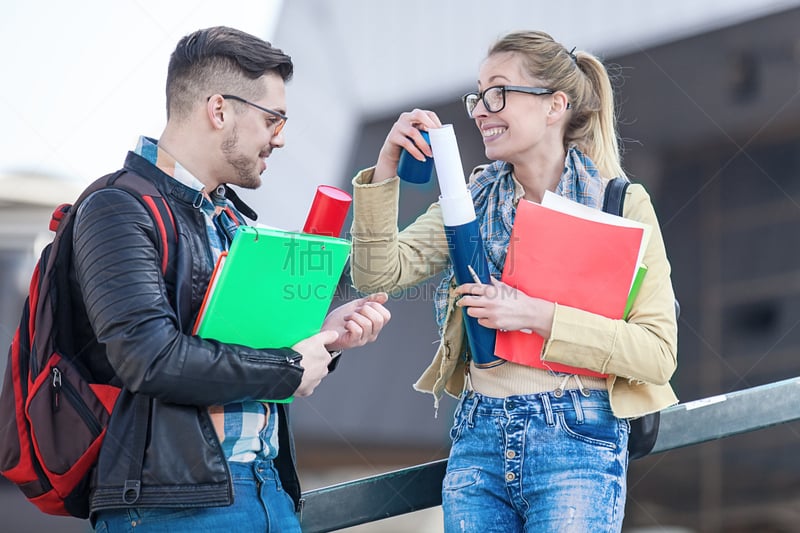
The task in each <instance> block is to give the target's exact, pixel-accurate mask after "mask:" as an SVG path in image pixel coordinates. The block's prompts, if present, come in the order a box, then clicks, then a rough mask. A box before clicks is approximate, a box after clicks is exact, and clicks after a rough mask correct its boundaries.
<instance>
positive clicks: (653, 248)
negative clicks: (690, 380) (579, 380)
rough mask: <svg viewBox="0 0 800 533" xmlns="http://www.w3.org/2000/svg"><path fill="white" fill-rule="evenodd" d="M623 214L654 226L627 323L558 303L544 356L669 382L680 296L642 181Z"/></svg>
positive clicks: (634, 378) (630, 190)
mask: <svg viewBox="0 0 800 533" xmlns="http://www.w3.org/2000/svg"><path fill="white" fill-rule="evenodd" d="M624 215H625V218H629V219H632V220H638V221H640V222H644V223H646V224H649V225H650V226H651V227H652V228H653V231H652V235H651V237H650V242H649V243H648V246H647V249H646V251H645V256H644V263H645V265H647V268H648V270H647V274H646V275H645V277H644V280H643V282H642V286H641V289H640V291H639V295H638V296H637V298H636V300H635V302H634V304H633V308H632V309H631V312H630V315H629V316H628V320H627V322H626V321H624V320H612V319H609V318H605V317H602V316H599V315H596V314H593V313H589V312H586V311H582V310H580V309H575V308H572V307H566V306H561V305H556V310H555V317H554V321H553V329H552V333H551V335H550V339H549V340H548V341H547V343H546V344H545V346H544V349H543V352H542V360H544V361H552V362H556V363H563V364H567V365H571V366H577V367H583V368H588V369H591V370H595V371H597V372H602V373H605V374H613V375H616V376H618V377H620V378H628V379H629V380H631V381H634V382H635V381H643V382H646V383H651V384H654V385H666V384H667V383H668V382H669V379H670V378H671V377H672V374H673V373H674V372H675V369H676V368H677V343H678V334H677V319H676V317H675V312H674V301H675V295H674V293H673V289H672V282H671V280H670V265H669V261H668V260H667V255H666V251H665V249H664V241H663V239H662V236H661V230H660V228H659V224H658V220H657V218H656V214H655V211H654V209H653V206H652V203H651V202H650V196H649V195H648V193H647V191H645V189H644V187H642V186H641V185H638V184H633V185H631V186H630V187H628V190H627V194H626V197H625V208H624Z"/></svg>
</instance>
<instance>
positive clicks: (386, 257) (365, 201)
mask: <svg viewBox="0 0 800 533" xmlns="http://www.w3.org/2000/svg"><path fill="white" fill-rule="evenodd" d="M372 173H373V169H367V170H363V171H361V172H360V173H359V174H358V175H357V176H356V177H355V178H354V179H353V197H354V198H353V200H354V201H353V213H354V215H353V225H352V227H351V234H352V239H353V252H352V260H351V273H352V277H353V284H354V286H355V287H356V289H358V290H359V291H361V292H366V293H372V292H376V291H387V292H392V291H394V290H401V289H405V288H407V287H411V286H414V285H416V284H418V283H421V282H423V281H425V280H427V279H428V278H430V277H432V276H433V275H435V274H437V273H439V272H441V271H442V270H443V269H444V268H445V267H446V266H447V263H448V261H449V253H448V249H447V238H446V237H445V233H444V226H443V224H442V215H441V210H440V208H439V204H433V205H431V206H430V208H429V209H428V210H427V211H426V212H425V213H423V214H422V215H420V216H419V218H417V219H416V220H415V221H414V222H413V223H412V224H410V225H409V226H408V227H407V228H405V229H404V230H403V231H398V229H397V217H398V199H399V193H400V179H399V178H397V177H394V178H392V179H389V180H386V181H384V182H381V183H376V184H372V183H370V181H371V180H372Z"/></svg>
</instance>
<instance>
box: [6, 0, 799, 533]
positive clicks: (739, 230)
mask: <svg viewBox="0 0 800 533" xmlns="http://www.w3.org/2000/svg"><path fill="white" fill-rule="evenodd" d="M798 5H800V4H798V2H766V3H765V2H743V1H742V2H706V3H695V2H688V1H686V2H681V1H679V2H670V3H663V4H661V3H659V4H657V5H643V4H642V3H637V2H633V1H620V2H615V3H614V8H613V9H612V8H610V7H609V6H608V4H607V3H588V2H578V1H572V2H562V3H560V4H557V5H553V6H549V7H548V8H547V11H548V12H547V13H542V11H543V8H542V6H541V5H539V4H537V3H531V2H526V1H504V2H493V3H486V2H479V1H477V0H469V1H464V2H437V3H434V2H424V1H416V0H415V1H409V2H404V3H402V4H389V3H378V2H366V1H364V2H361V1H344V2H332V1H325V0H319V1H311V0H307V1H297V2H295V1H292V2H286V3H285V4H284V6H283V8H282V11H281V16H280V20H279V22H278V23H277V24H276V25H275V28H276V29H275V32H276V33H275V35H274V37H273V38H272V40H273V41H274V42H275V43H276V44H277V45H279V46H280V47H281V48H283V49H285V50H286V51H287V52H289V53H290V54H291V55H292V57H293V59H294V60H295V62H296V74H295V78H294V80H293V81H292V82H291V84H290V85H289V89H288V96H289V115H290V116H291V117H292V119H291V120H290V121H289V123H288V126H287V139H288V142H289V144H288V145H287V148H285V149H284V150H282V151H281V152H280V153H276V154H275V156H273V158H271V159H270V169H269V170H268V171H267V183H266V185H265V187H264V190H263V191H256V192H250V191H248V192H246V193H245V196H246V198H247V199H248V200H249V201H250V203H252V204H254V206H256V207H257V211H259V212H260V213H261V215H262V220H263V221H264V222H266V223H270V224H276V225H282V226H284V227H289V228H292V227H300V226H301V225H302V221H303V219H304V216H305V210H304V209H302V208H297V207H296V206H305V205H308V203H309V202H310V199H311V197H312V194H313V187H315V186H316V185H317V184H319V183H328V184H333V185H338V186H341V187H343V188H345V189H349V187H350V185H349V180H350V178H351V177H352V176H353V175H354V174H355V172H356V171H357V170H358V169H360V168H363V167H366V166H369V165H371V164H373V163H374V161H375V159H376V157H377V153H378V151H379V149H380V146H381V145H382V143H383V139H384V137H385V135H386V133H387V132H388V130H389V129H390V127H391V124H392V123H393V122H394V121H395V120H396V117H397V115H398V114H399V113H400V112H401V111H405V110H410V109H412V108H414V107H420V108H429V109H432V110H434V111H436V112H437V113H438V114H439V116H440V117H441V119H442V121H443V122H449V123H452V124H453V125H454V127H455V130H456V133H457V135H458V140H459V147H460V152H461V155H462V160H463V164H464V168H465V169H471V168H472V167H473V166H474V165H476V164H479V163H483V162H484V155H483V146H482V143H481V140H480V137H479V136H478V135H477V133H476V132H475V130H474V126H473V125H472V123H471V122H470V121H469V120H468V119H467V117H466V115H465V114H464V111H463V109H462V104H461V102H460V99H459V97H460V95H461V94H463V93H465V92H467V91H469V90H472V89H473V88H474V87H475V81H474V80H475V77H476V73H477V68H478V65H479V63H480V61H481V59H482V58H483V57H484V54H485V51H486V49H487V48H488V46H489V44H490V43H491V41H492V40H493V39H494V38H496V37H498V36H500V35H502V34H503V33H505V32H507V31H510V30H514V29H520V28H535V29H544V30H546V31H548V32H550V33H551V34H552V35H553V36H554V37H555V38H556V39H557V40H559V41H561V42H563V43H564V44H566V45H569V46H572V45H574V46H577V48H578V49H586V50H589V51H592V52H595V53H597V54H598V55H600V56H601V57H602V58H603V59H604V60H605V61H606V63H607V64H608V65H609V66H610V67H611V71H612V73H613V74H615V81H616V84H617V93H618V105H619V114H620V121H621V124H622V127H621V134H622V137H623V138H624V140H625V142H624V148H625V159H624V163H625V168H626V169H627V171H628V172H629V175H630V177H631V178H632V179H634V180H636V181H639V182H641V183H644V184H645V185H646V187H647V188H648V190H649V191H650V194H651V196H652V198H653V202H654V204H655V206H656V210H657V213H658V215H659V218H660V221H661V224H662V229H663V234H664V238H665V241H666V245H667V251H668V253H669V255H670V258H671V262H672V267H673V283H674V286H675V290H676V293H677V296H678V299H679V300H680V303H681V307H682V314H681V320H680V335H679V342H680V345H679V363H680V365H679V370H678V373H677V375H676V376H675V379H674V385H675V387H676V389H677V391H678V394H679V397H680V398H681V400H682V401H690V400H695V399H698V398H703V397H707V396H713V395H717V394H721V393H725V392H729V391H733V390H738V389H742V388H747V387H751V386H754V385H760V384H764V383H769V382H771V381H776V380H779V379H784V378H787V377H791V376H795V375H798V374H800V359H798V358H797V357H796V354H797V353H798V348H800V239H798V237H797V235H798V231H797V228H798V227H800V34H799V33H798V31H797V28H798V27H800V7H798ZM134 133H136V132H134ZM127 148H128V147H121V148H120V152H121V154H122V152H123V151H124V150H126V149H127ZM310 154H313V155H311V156H310ZM14 179H15V180H16V179H20V178H19V177H18V175H15V177H14ZM30 179H31V178H25V180H24V181H22V182H21V183H25V184H26V185H25V186H16V187H5V188H4V189H3V190H5V191H6V192H5V193H4V192H0V201H2V202H3V203H2V206H3V210H2V212H0V235H2V241H0V242H1V243H2V244H1V245H0V272H1V273H2V276H0V280H2V282H0V294H2V299H0V341H2V343H3V344H6V343H7V341H9V340H10V335H11V333H12V332H13V327H15V325H16V321H17V319H18V313H19V308H20V305H21V303H22V299H23V297H24V293H25V291H26V289H27V287H26V283H27V278H28V276H29V273H30V270H29V269H30V268H31V267H32V264H33V257H34V256H33V254H32V250H33V244H32V243H33V242H34V241H35V240H36V237H37V235H39V234H40V232H41V231H42V229H43V228H46V219H47V217H48V216H49V210H50V205H47V206H44V205H42V204H53V205H54V203H58V202H60V201H68V200H70V199H71V198H74V197H75V196H76V194H75V191H74V190H65V192H64V194H63V195H61V196H62V197H63V198H65V199H61V198H59V199H52V200H49V201H47V202H39V203H34V202H33V201H32V199H31V195H29V197H27V198H26V199H20V198H15V197H13V196H11V195H10V192H11V191H14V190H23V189H26V188H27V187H28V185H27V184H28V183H31V181H30ZM2 183H3V182H2V181H0V184H2ZM15 183H19V182H15ZM275 191H280V195H276V194H275ZM7 193H8V194H9V195H8V196H6V194H7ZM38 195H39V193H38V192H37V193H36V194H33V195H32V196H33V197H39V196H38ZM437 195H438V189H437V188H436V186H435V184H429V185H425V186H413V185H409V184H403V186H402V190H401V212H400V217H401V221H400V222H401V225H402V224H406V223H409V222H411V221H412V220H413V219H414V218H415V217H416V216H417V215H418V214H420V213H421V212H422V211H424V209H425V208H426V207H427V206H428V205H429V204H430V203H431V202H433V201H435V200H436V198H437ZM278 197H280V198H279V199H278ZM287 206H295V207H294V208H291V207H287ZM25 221H27V222H25ZM434 283H435V281H434V282H431V284H430V285H425V286H422V287H419V288H417V289H415V290H411V291H408V292H407V293H406V294H404V295H395V296H396V298H394V299H393V301H392V302H391V303H390V308H391V310H392V313H393V317H394V318H393V320H392V323H391V325H390V327H388V328H387V330H386V331H385V332H384V333H383V334H382V338H381V339H380V341H379V342H377V343H375V344H374V345H370V346H368V347H365V348H361V349H358V350H353V351H352V352H350V353H347V354H345V356H344V358H343V360H342V362H341V365H340V367H339V370H337V371H336V372H335V374H333V375H332V376H331V377H330V378H328V379H327V380H326V381H325V382H324V383H323V385H322V386H321V387H320V388H319V389H318V391H317V392H316V393H315V395H314V396H313V397H312V398H310V399H307V400H297V401H296V402H295V408H294V424H295V428H296V434H297V440H298V454H299V462H300V466H301V468H302V476H303V477H304V479H305V481H306V482H305V488H307V489H310V488H315V487H318V486H321V485H326V484H330V483H333V482H340V481H345V480H349V479H353V478H355V477H361V476H363V475H367V474H372V473H376V472H381V471H386V470H389V469H394V468H398V467H402V466H407V465H412V464H417V463H420V462H426V461H430V460H434V459H438V458H441V457H446V455H447V450H448V445H449V441H448V436H447V433H448V430H449V425H450V421H451V418H452V411H453V408H454V406H455V402H454V401H453V400H452V399H445V400H444V401H443V402H442V404H441V406H440V408H439V411H438V416H437V413H435V412H434V407H433V401H432V399H431V397H430V396H427V395H423V394H420V393H417V392H415V391H413V390H412V388H411V384H412V383H413V382H414V381H415V380H416V378H417V376H418V375H419V374H420V373H421V372H422V370H423V369H424V368H425V367H426V366H427V364H428V363H429V361H430V358H431V356H432V354H433V353H434V351H435V343H436V341H437V336H436V331H435V326H434V321H433V310H432V289H433V286H434ZM340 292H341V296H342V298H345V299H346V298H349V297H351V296H353V294H354V293H353V291H352V289H351V288H350V286H349V282H348V281H347V280H344V281H343V283H342V285H341V291H340ZM0 365H2V363H0ZM798 430H800V426H798V425H795V424H787V425H784V426H779V427H776V428H772V429H769V430H765V431H760V432H757V433H753V434H749V435H742V436H739V437H734V438H730V439H726V440H723V441H718V442H712V443H707V444H704V445H701V446H695V447H691V448H687V449H683V450H678V451H672V452H668V453H665V454H661V455H658V456H654V457H651V458H646V459H643V460H641V461H638V462H636V463H634V464H633V465H632V467H631V471H630V476H629V500H628V508H627V511H626V514H627V519H626V529H628V530H630V531H634V530H635V528H642V530H644V528H653V529H654V530H656V531H662V530H666V528H667V527H670V526H673V527H676V528H677V527H683V528H685V529H686V530H687V531H697V532H701V531H702V532H721V531H726V532H745V531H747V532H755V531H758V532H770V531H774V532H784V531H786V532H788V531H795V530H797V526H796V524H797V519H798V518H800V517H799V516H798V511H796V509H797V508H798V506H797V505H796V503H797V502H798V500H800V484H799V483H797V480H798V478H800V472H799V471H798V469H797V467H796V464H795V462H794V461H793V457H794V450H795V448H796V446H797V445H798V444H799V443H798V440H800V439H798V435H799V434H800V433H798ZM14 496H16V493H14V492H12V491H11V489H8V490H2V491H1V492H0V509H2V508H5V507H6V506H11V505H17V504H16V503H12V502H16V501H18V500H19V499H21V497H20V498H18V499H17V500H14ZM25 505H27V504H25ZM31 509H32V507H31ZM435 512H436V511H435V510H434V511H433V513H435ZM6 514H7V513H5V512H4V515H6ZM427 516H430V515H424V516H423V514H422V513H417V514H415V515H410V516H409V517H405V518H398V519H392V520H389V521H386V522H384V523H378V524H375V525H374V526H372V528H371V529H370V526H362V527H360V528H355V529H358V530H360V531H368V530H369V531H411V530H414V531H420V530H421V527H422V526H421V525H422V524H424V525H425V526H424V527H430V528H431V529H425V530H426V531H428V530H430V531H438V529H436V528H437V527H438V521H437V520H435V519H433V520H431V519H430V518H426V517H427ZM36 517H37V515H35V512H34V513H33V514H32V517H27V516H26V518H25V520H34V519H35V518H36ZM55 520H59V519H55ZM73 522H74V521H68V520H67V521H66V522H64V521H61V522H57V523H59V524H66V523H69V524H72V523H73ZM25 523H28V522H25ZM29 523H31V524H32V523H34V522H29ZM428 524H431V525H430V526H429V525H428ZM63 527H64V529H63V530H66V528H67V527H68V526H63ZM392 528H394V529H392ZM659 528H662V529H659ZM21 530H22V529H20V531H21ZM14 531H16V530H14Z"/></svg>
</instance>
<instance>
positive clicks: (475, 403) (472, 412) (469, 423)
mask: <svg viewBox="0 0 800 533" xmlns="http://www.w3.org/2000/svg"><path fill="white" fill-rule="evenodd" d="M479 399H480V394H474V393H473V395H472V401H473V403H472V407H470V409H469V414H468V415H467V427H469V428H473V427H475V420H474V417H475V411H476V410H477V409H478V400H479Z"/></svg>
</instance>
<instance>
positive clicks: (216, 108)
mask: <svg viewBox="0 0 800 533" xmlns="http://www.w3.org/2000/svg"><path fill="white" fill-rule="evenodd" d="M224 107H225V99H224V98H223V97H222V95H220V94H215V95H213V96H211V97H210V98H209V99H208V102H206V116H207V117H208V121H209V124H210V125H211V127H212V128H214V129H219V130H221V129H222V128H223V127H224V126H225V118H226V117H225V113H226V112H225V111H224V110H223V109H224Z"/></svg>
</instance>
